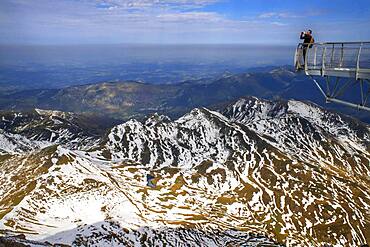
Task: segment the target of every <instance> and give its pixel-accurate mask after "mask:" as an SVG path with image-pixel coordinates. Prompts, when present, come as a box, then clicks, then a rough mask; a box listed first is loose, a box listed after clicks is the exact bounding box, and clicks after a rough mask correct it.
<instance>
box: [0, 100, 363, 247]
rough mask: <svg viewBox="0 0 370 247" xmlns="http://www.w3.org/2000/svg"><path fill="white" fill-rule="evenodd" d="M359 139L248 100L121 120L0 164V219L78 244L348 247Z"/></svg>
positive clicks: (359, 173) (340, 122) (338, 124)
mask: <svg viewBox="0 0 370 247" xmlns="http://www.w3.org/2000/svg"><path fill="white" fill-rule="evenodd" d="M369 136H370V132H369V127H368V126H367V125H364V124H362V123H360V122H356V121H354V120H351V119H347V118H344V117H342V116H339V115H336V114H334V113H329V112H326V111H324V110H322V109H320V108H319V107H317V106H315V105H310V104H306V103H302V102H297V101H289V102H281V101H279V102H270V101H265V100H259V99H257V98H247V99H241V100H239V101H238V102H236V103H235V104H233V105H230V106H229V107H227V108H226V109H225V110H224V111H223V114H220V113H218V112H214V111H210V110H208V109H205V108H202V109H194V110H192V111H191V112H190V113H187V114H186V115H184V116H183V117H181V118H179V119H177V120H175V121H171V120H170V119H169V118H167V117H164V116H160V115H154V116H153V117H151V118H149V119H147V120H146V121H145V122H139V121H137V120H130V121H128V122H126V123H123V124H120V125H117V126H115V127H114V128H112V129H111V130H110V131H109V133H108V134H107V135H106V136H105V137H104V138H102V139H101V142H100V143H99V144H98V145H95V147H93V148H91V149H86V148H85V150H84V151H82V150H78V149H71V148H69V147H67V146H58V145H57V146H50V147H47V148H44V149H41V150H38V151H33V152H32V153H22V154H14V155H12V156H10V157H6V158H4V159H3V160H2V161H0V165H1V168H2V169H1V171H0V182H1V184H2V185H4V186H3V187H2V191H1V192H2V193H0V195H2V196H0V205H1V208H4V209H5V210H3V211H2V216H1V217H0V218H1V220H0V228H1V229H2V230H5V231H15V232H18V233H22V232H23V233H25V234H27V236H28V237H29V238H32V239H38V240H41V241H45V240H48V241H50V242H52V243H56V242H58V243H67V244H72V243H73V244H75V245H78V244H84V245H89V246H98V245H99V244H100V245H102V244H116V245H123V246H125V245H129V246H134V244H141V245H143V244H149V245H150V244H152V245H153V244H154V245H157V244H158V245H160V244H168V245H174V246H176V245H181V244H190V245H191V246H197V245H199V244H202V245H205V246H209V245H216V246H226V245H227V244H229V245H230V246H240V245H247V246H248V244H250V245H251V246H257V244H258V243H270V244H272V243H273V242H274V241H278V242H280V243H284V244H286V245H301V246H322V245H324V244H330V245H338V246H339V245H350V246H358V245H360V244H364V243H369V241H370V239H369V236H370V232H369V230H368V229H370V213H369V212H370V210H369V209H370V190H369V188H370V181H369V177H370V167H369V160H370V155H369V146H368V145H369ZM29 171H34V172H32V174H30V172H29ZM147 175H150V176H151V177H153V179H151V181H149V180H148V177H147ZM22 178H24V179H22ZM14 182H15V183H16V186H15V189H13V187H14ZM149 182H150V183H152V184H153V186H152V185H150V183H149ZM13 195H14V196H13ZM15 195H18V196H15ZM13 198H16V199H13Z"/></svg>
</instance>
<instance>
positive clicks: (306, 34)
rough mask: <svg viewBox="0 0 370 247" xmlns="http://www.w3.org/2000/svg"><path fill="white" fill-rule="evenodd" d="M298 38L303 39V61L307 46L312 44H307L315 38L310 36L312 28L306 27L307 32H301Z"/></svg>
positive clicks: (311, 42)
mask: <svg viewBox="0 0 370 247" xmlns="http://www.w3.org/2000/svg"><path fill="white" fill-rule="evenodd" d="M300 39H303V45H302V49H303V60H304V61H305V60H306V52H307V47H309V48H311V47H312V45H309V44H313V43H315V40H314V38H313V36H312V30H311V29H308V31H307V32H301V37H300Z"/></svg>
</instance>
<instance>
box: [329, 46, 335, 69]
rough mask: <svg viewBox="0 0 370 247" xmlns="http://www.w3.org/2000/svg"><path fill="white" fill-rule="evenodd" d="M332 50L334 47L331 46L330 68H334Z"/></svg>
mask: <svg viewBox="0 0 370 247" xmlns="http://www.w3.org/2000/svg"><path fill="white" fill-rule="evenodd" d="M334 49H335V46H334V44H333V46H332V49H331V56H330V67H334V64H333V63H334Z"/></svg>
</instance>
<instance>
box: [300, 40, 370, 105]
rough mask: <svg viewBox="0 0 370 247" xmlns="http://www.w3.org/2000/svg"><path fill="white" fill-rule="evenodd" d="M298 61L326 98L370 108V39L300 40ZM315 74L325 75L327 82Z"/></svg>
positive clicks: (301, 68)
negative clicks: (352, 40) (345, 40)
mask: <svg viewBox="0 0 370 247" xmlns="http://www.w3.org/2000/svg"><path fill="white" fill-rule="evenodd" d="M294 64H295V68H296V70H297V71H299V70H301V71H304V72H305V73H306V75H308V76H310V77H311V79H312V80H313V81H314V82H315V84H316V86H317V87H318V88H319V90H320V92H321V93H322V95H323V96H324V97H325V100H326V102H335V103H339V104H343V105H347V106H350V107H354V108H357V109H361V110H367V111H370V106H369V104H368V101H369V100H368V99H370V42H325V43H312V44H306V43H300V44H298V46H297V49H296V52H295V57H294ZM314 76H320V77H324V78H325V83H324V84H325V85H320V84H322V83H320V82H319V81H320V80H316V79H315V78H314ZM333 79H334V81H333ZM343 79H344V80H343ZM351 87H352V90H351ZM356 87H357V88H358V89H357V88H356ZM325 88H326V89H325ZM346 92H347V97H345V96H346V94H345V93H346ZM356 95H357V96H356ZM348 96H352V97H350V98H352V100H350V101H349V100H346V98H348ZM354 97H356V98H357V100H356V101H354V100H353V99H354Z"/></svg>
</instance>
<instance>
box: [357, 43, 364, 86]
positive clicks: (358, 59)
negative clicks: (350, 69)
mask: <svg viewBox="0 0 370 247" xmlns="http://www.w3.org/2000/svg"><path fill="white" fill-rule="evenodd" d="M362 45H363V43H361V44H360V48H359V49H358V54H357V64H356V80H358V78H359V70H360V56H361V50H362Z"/></svg>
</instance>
